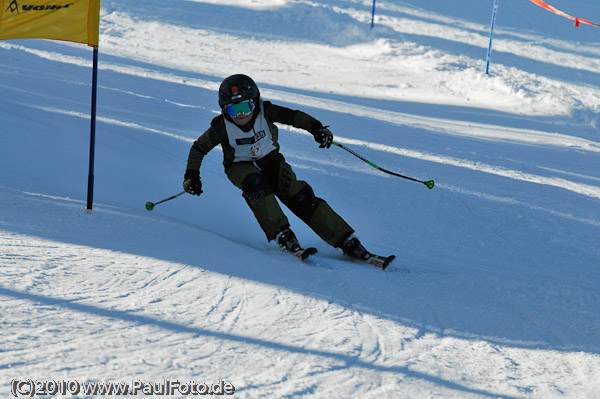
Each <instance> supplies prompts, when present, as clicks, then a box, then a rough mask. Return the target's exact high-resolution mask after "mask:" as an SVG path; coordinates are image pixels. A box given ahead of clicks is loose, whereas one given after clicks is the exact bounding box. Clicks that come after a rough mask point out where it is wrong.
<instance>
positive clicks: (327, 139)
mask: <svg viewBox="0 0 600 399" xmlns="http://www.w3.org/2000/svg"><path fill="white" fill-rule="evenodd" d="M313 136H314V137H315V141H316V142H317V143H319V144H320V146H319V148H329V147H331V143H333V133H331V130H329V129H327V127H322V128H320V129H319V130H317V131H316V132H315V133H314V134H313Z"/></svg>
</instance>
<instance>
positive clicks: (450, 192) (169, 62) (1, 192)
mask: <svg viewBox="0 0 600 399" xmlns="http://www.w3.org/2000/svg"><path fill="white" fill-rule="evenodd" d="M463 1H464V3H460V4H457V5H456V7H457V9H461V10H463V11H464V12H465V14H466V15H465V16H464V17H463V16H461V17H457V16H456V14H455V13H454V11H453V12H448V13H447V14H445V13H444V12H443V11H442V10H443V9H444V8H445V7H447V4H445V3H443V2H439V1H437V0H436V1H434V0H430V1H429V2H423V3H422V4H420V5H419V6H415V5H413V4H408V3H404V2H402V1H399V2H394V3H386V2H382V3H381V4H379V3H378V8H377V10H378V15H377V19H376V25H377V28H376V29H375V30H373V31H368V24H369V23H370V4H369V2H365V1H360V0H336V1H331V2H320V1H312V0H311V1H308V0H300V1H293V2H292V1H287V0H238V1H232V0H223V1H221V0H219V1H216V0H207V1H199V0H194V1H186V2H173V3H164V2H158V1H155V0H146V1H145V2H140V1H137V0H136V1H131V2H127V3H120V2H115V1H111V0H106V1H103V4H102V17H101V22H102V23H101V44H100V49H101V50H100V52H101V60H100V79H99V110H98V111H99V112H98V119H97V121H98V138H97V140H98V143H97V144H98V148H97V166H96V182H97V185H96V202H95V208H94V212H93V214H92V215H85V211H84V209H85V201H84V200H83V199H82V198H84V197H85V192H84V187H82V185H83V184H84V182H85V179H86V177H87V175H86V173H87V170H86V167H87V163H86V162H87V158H86V156H87V144H88V143H87V134H82V132H86V129H87V128H89V122H88V121H89V114H88V112H89V104H88V101H89V92H88V89H89V75H90V74H89V69H90V66H91V57H90V56H89V51H87V50H88V49H85V48H82V46H78V45H72V44H66V43H55V42H40V41H18V42H17V41H11V42H0V66H1V68H0V87H1V88H2V90H3V91H4V92H5V93H6V94H5V95H4V96H3V97H2V99H0V209H2V212H0V269H1V270H2V273H1V276H0V297H1V299H2V301H1V302H0V342H2V345H0V381H1V383H0V396H8V395H9V392H10V384H11V381H12V380H13V379H15V378H17V379H24V378H33V379H46V380H50V379H53V380H59V379H67V380H74V379H75V380H78V381H80V382H90V381H104V382H131V381H134V380H143V381H145V382H161V381H163V380H164V379H165V378H169V379H172V380H180V381H197V382H206V383H209V384H210V383H215V382H218V380H219V379H223V380H225V381H229V382H231V383H232V384H234V385H235V387H236V392H235V395H234V396H235V397H240V398H257V397H279V398H302V397H307V398H308V397H310V398H333V397H344V398H350V397H357V398H358V397H360V398H375V397H377V398H416V397H444V398H596V397H598V396H599V395H600V383H598V381H597V376H598V373H599V372H600V355H599V353H600V335H599V334H600V333H599V332H600V312H599V311H598V309H600V295H599V294H598V289H597V287H598V282H600V275H599V271H598V268H597V265H598V264H600V252H599V250H598V248H597V237H598V232H599V230H598V229H599V228H600V219H598V214H599V213H598V211H599V210H600V207H599V205H600V201H599V200H600V184H598V182H600V176H599V175H598V164H599V163H598V157H599V154H598V153H599V152H600V136H599V135H598V131H597V125H598V119H597V113H598V110H599V109H600V100H599V99H600V95H599V93H598V88H597V86H598V83H600V80H599V79H598V78H599V77H600V76H598V73H597V71H598V61H597V55H598V54H600V50H599V48H598V46H597V43H594V42H590V41H587V42H586V41H584V40H582V41H581V42H579V40H580V38H581V37H582V36H578V35H581V34H584V33H585V32H590V31H589V30H584V28H579V30H577V31H574V33H573V34H572V35H573V36H572V38H574V39H572V40H569V39H568V38H562V37H560V36H559V35H558V34H557V33H556V34H555V32H564V30H561V28H560V26H558V25H556V26H553V24H552V23H549V22H548V21H549V19H548V18H549V15H546V14H549V13H547V12H546V11H543V10H541V9H540V10H537V9H536V10H535V12H533V11H531V9H527V10H528V11H527V13H523V12H521V10H520V9H519V12H520V13H515V12H513V13H512V15H510V14H511V13H508V11H509V10H512V11H515V8H514V7H516V6H515V5H511V4H506V5H504V4H502V5H501V6H500V7H506V8H501V10H500V11H501V12H503V13H502V14H500V17H499V20H498V23H499V25H498V28H497V31H496V36H495V39H494V40H495V42H494V43H495V45H494V57H493V61H494V62H493V65H492V69H493V71H494V72H493V73H492V75H491V76H484V75H483V74H482V72H481V71H482V69H483V62H482V60H481V59H480V56H482V55H483V54H484V51H485V47H486V46H487V30H488V29H489V26H488V25H487V24H489V19H488V18H489V15H488V14H487V12H489V11H490V10H488V8H489V7H488V5H486V7H485V9H486V14H485V18H479V17H476V16H478V15H479V14H478V9H479V5H476V3H474V2H469V1H468V0H463ZM556 1H557V4H556V5H557V6H558V7H559V8H561V7H563V6H564V5H565V4H559V3H558V1H559V0H556ZM582 3H586V4H587V6H588V7H589V9H590V10H592V9H593V8H592V7H596V6H595V5H594V4H592V3H591V2H589V1H588V2H582ZM586 4H583V5H584V6H585V5H586ZM438 9H439V10H440V11H439V12H438ZM432 10H433V11H432ZM504 10H506V11H504ZM468 11H469V12H470V13H469V12H468ZM504 12H505V13H504ZM509 15H510V19H509V18H508V17H509ZM519 15H521V16H523V17H522V19H519ZM502 17H504V18H505V19H502ZM551 17H552V18H554V16H551ZM231 21H237V23H236V24H232V23H231ZM253 21H255V22H253ZM303 21H311V24H310V25H309V26H306V25H305V24H304V22H303ZM509 21H510V22H511V23H514V24H515V26H519V28H516V27H512V26H511V25H508V22H509ZM524 21H525V22H524ZM528 21H529V22H531V21H535V22H536V23H535V28H532V27H530V26H529V25H527V23H526V22H528ZM552 21H555V20H552ZM523 26H526V27H523ZM365 27H366V28H365ZM536 29H542V31H539V32H538V31H536ZM543 29H546V30H543ZM548 29H550V30H548ZM250 32H251V33H250ZM582 32H583V33H582ZM256 54H260V57H258V56H256ZM234 70H235V71H234ZM230 71H231V73H233V72H247V73H249V74H251V75H252V76H253V77H255V78H256V80H257V82H258V83H259V85H260V87H261V93H262V95H263V97H265V98H267V99H270V100H273V101H275V102H278V103H281V104H284V105H287V106H290V107H293V108H298V109H303V110H306V111H307V112H309V113H311V114H314V115H315V116H317V117H318V118H319V119H321V120H323V121H324V122H326V123H329V124H331V126H332V127H331V128H332V129H333V130H334V133H335V135H336V136H335V137H336V140H337V141H339V142H340V143H343V144H346V145H348V146H350V147H351V148H353V149H356V151H357V152H358V153H360V154H364V156H365V157H367V158H368V159H372V160H373V161H374V162H376V163H377V164H379V165H381V166H382V167H385V168H389V169H391V170H394V171H396V170H397V171H399V172H401V173H406V174H409V175H414V176H415V177H418V178H423V179H425V178H427V179H428V178H435V180H436V188H435V189H434V190H431V191H430V190H427V189H425V188H423V187H422V186H419V185H417V184H415V183H414V182H407V181H404V180H400V179H397V178H395V177H390V176H389V175H385V174H382V173H381V172H379V171H377V170H375V169H374V168H371V167H369V166H368V165H366V164H364V163H362V162H361V161H359V160H357V159H356V158H354V157H352V156H351V155H350V154H347V153H345V152H343V151H340V150H336V149H335V148H332V149H330V150H328V151H325V152H324V151H323V150H320V149H318V148H314V147H317V146H316V145H315V143H314V141H313V139H312V138H311V137H310V135H308V134H307V133H306V132H302V131H299V130H297V129H291V128H287V127H284V126H281V128H280V130H281V134H280V140H281V143H282V149H283V153H284V154H285V156H286V158H287V159H288V161H289V162H290V163H292V164H293V166H294V169H295V170H296V172H297V174H298V175H299V176H302V178H303V179H306V180H307V181H309V182H310V183H311V184H312V185H313V187H314V188H315V191H316V192H318V194H319V195H320V196H322V197H323V198H325V199H326V200H327V201H328V202H330V203H332V204H333V205H334V208H335V209H336V210H339V211H340V213H341V214H342V215H343V216H344V217H346V218H347V219H348V220H349V221H351V224H352V225H353V226H355V227H356V228H357V231H358V234H359V236H360V237H361V240H363V242H365V244H366V245H367V247H369V248H373V250H374V251H375V252H381V253H382V254H383V253H396V254H397V255H399V256H398V258H397V260H396V261H395V262H394V263H393V264H392V265H391V266H390V268H389V269H388V270H387V271H386V272H381V271H380V270H376V269H372V268H370V267H367V266H365V265H361V264H357V263H353V262H350V261H348V260H344V259H343V258H342V257H341V255H340V253H339V252H338V251H335V250H333V249H331V248H329V247H327V246H326V245H325V244H324V243H322V242H321V241H320V240H319V239H318V238H317V237H316V236H315V235H314V234H313V233H312V232H311V231H310V230H309V229H308V228H307V227H305V226H304V225H303V224H302V223H300V222H299V221H298V220H297V219H295V218H294V217H290V221H291V223H292V225H293V227H294V229H295V231H296V233H297V234H298V236H299V237H300V238H301V242H302V243H303V244H304V245H305V246H316V247H317V248H318V249H319V253H318V254H317V255H316V256H314V257H312V258H310V259H309V261H307V262H306V263H300V262H298V261H297V260H295V259H293V258H291V257H289V256H288V255H286V254H281V253H279V251H278V250H277V249H276V248H275V246H274V245H273V244H272V243H271V244H267V243H266V242H265V240H264V236H263V235H262V232H261V231H260V229H259V228H258V227H257V226H256V224H255V221H254V220H253V218H252V216H251V215H250V214H249V211H248V209H247V208H245V204H244V202H243V200H242V199H241V197H240V195H239V192H237V191H236V190H235V189H234V188H232V187H231V185H230V183H229V182H228V181H227V179H226V178H225V177H224V176H223V173H222V165H221V159H220V158H221V153H220V150H219V149H216V150H215V151H214V152H213V153H211V154H209V155H208V156H207V157H206V158H205V161H204V164H203V168H202V172H201V173H202V177H203V182H204V186H205V187H206V189H205V193H204V194H203V195H202V196H201V197H200V198H195V197H194V198H191V197H192V196H183V197H181V198H179V199H177V200H175V201H172V202H168V203H165V204H162V205H160V206H159V207H157V209H155V210H154V211H153V212H152V213H148V212H146V211H145V210H144V209H143V204H144V202H145V201H146V200H148V199H153V200H156V199H158V198H160V197H161V196H163V197H164V196H166V195H168V194H169V193H170V192H171V191H173V192H174V191H177V190H181V188H180V180H181V175H182V173H183V171H182V168H183V167H184V164H185V158H186V157H187V151H188V149H189V145H190V143H191V142H192V141H193V140H194V139H195V138H196V137H197V136H198V135H199V134H200V133H201V132H202V130H203V129H204V128H205V127H206V126H207V125H208V122H209V121H210V119H212V117H214V116H215V115H216V113H217V112H218V110H217V107H216V104H215V103H216V98H215V93H214V92H215V91H216V90H217V89H218V85H219V82H220V81H221V79H222V78H223V77H224V76H226V75H228V74H229V73H230ZM357 76H361V77H362V78H361V79H357V78H356V77H357ZM82 149H83V150H82ZM313 151H314V152H313ZM224 209H226V210H227V211H224ZM287 213H288V214H289V212H287Z"/></svg>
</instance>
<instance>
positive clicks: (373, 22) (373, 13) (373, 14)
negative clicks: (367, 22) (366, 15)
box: [371, 0, 375, 29]
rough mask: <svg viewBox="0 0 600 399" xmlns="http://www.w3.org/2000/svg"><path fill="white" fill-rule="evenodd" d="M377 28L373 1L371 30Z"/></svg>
mask: <svg viewBox="0 0 600 399" xmlns="http://www.w3.org/2000/svg"><path fill="white" fill-rule="evenodd" d="M374 26H375V0H373V10H372V11H371V29H373V27H374Z"/></svg>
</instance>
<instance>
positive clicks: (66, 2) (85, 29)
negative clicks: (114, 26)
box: [0, 0, 100, 46]
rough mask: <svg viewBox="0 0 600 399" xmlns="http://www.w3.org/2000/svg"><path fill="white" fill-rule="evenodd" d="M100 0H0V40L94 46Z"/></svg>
mask: <svg viewBox="0 0 600 399" xmlns="http://www.w3.org/2000/svg"><path fill="white" fill-rule="evenodd" d="M99 30H100V0H0V40H6V39H52V40H66V41H69V42H77V43H87V45H88V46H98V36H99Z"/></svg>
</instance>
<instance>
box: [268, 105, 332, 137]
mask: <svg viewBox="0 0 600 399" xmlns="http://www.w3.org/2000/svg"><path fill="white" fill-rule="evenodd" d="M265 112H268V113H269V116H270V119H271V121H273V122H279V123H283V124H286V125H290V126H294V127H297V128H299V129H304V130H306V131H308V132H310V133H311V134H313V135H314V134H315V133H316V132H318V131H319V129H321V128H323V124H322V123H321V122H320V121H318V120H317V119H315V118H313V117H312V116H310V115H309V114H307V113H306V112H302V111H298V110H295V109H290V108H286V107H282V106H279V105H275V104H272V103H270V102H267V101H265Z"/></svg>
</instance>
